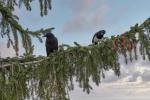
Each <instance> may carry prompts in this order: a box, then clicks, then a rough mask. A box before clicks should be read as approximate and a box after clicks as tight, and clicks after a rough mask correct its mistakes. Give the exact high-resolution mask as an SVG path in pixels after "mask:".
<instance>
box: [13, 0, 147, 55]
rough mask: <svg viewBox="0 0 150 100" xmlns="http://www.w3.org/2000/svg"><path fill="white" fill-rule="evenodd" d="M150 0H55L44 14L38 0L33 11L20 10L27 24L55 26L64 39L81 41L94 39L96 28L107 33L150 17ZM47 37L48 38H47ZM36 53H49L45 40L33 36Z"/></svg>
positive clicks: (124, 28)
mask: <svg viewBox="0 0 150 100" xmlns="http://www.w3.org/2000/svg"><path fill="white" fill-rule="evenodd" d="M149 4H150V1H149V0H52V10H51V11H49V12H48V15H47V16H44V17H41V16H40V12H39V4H38V1H35V2H33V3H32V11H31V12H29V11H26V10H25V8H24V7H22V8H21V10H19V9H18V10H16V12H15V13H16V14H17V15H18V16H19V17H20V20H19V22H20V23H21V24H22V25H23V27H24V28H29V29H30V30H37V29H40V28H48V27H55V30H54V31H53V33H54V34H55V35H56V37H57V38H58V40H59V44H60V45H61V44H62V43H65V44H70V45H72V44H73V42H74V41H77V42H78V43H80V44H81V45H88V44H90V43H91V39H92V36H93V34H94V33H95V32H96V31H99V30H101V29H105V30H106V32H107V34H106V35H105V36H107V37H108V36H111V35H117V34H121V33H123V32H125V31H128V30H129V28H130V27H131V26H133V25H135V24H136V23H142V22H143V21H144V20H145V19H147V18H148V17H150V13H149V11H150V6H149ZM43 40H45V39H44V38H43ZM33 43H34V45H35V52H34V54H36V55H46V53H45V46H44V45H45V44H44V43H42V44H41V43H40V42H38V40H37V39H33Z"/></svg>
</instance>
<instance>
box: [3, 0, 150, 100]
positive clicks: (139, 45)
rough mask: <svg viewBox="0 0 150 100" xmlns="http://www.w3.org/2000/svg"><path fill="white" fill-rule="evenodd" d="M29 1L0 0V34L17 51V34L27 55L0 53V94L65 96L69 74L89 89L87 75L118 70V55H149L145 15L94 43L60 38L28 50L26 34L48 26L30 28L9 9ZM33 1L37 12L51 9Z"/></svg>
mask: <svg viewBox="0 0 150 100" xmlns="http://www.w3.org/2000/svg"><path fill="white" fill-rule="evenodd" d="M31 2H34V0H19V2H17V1H16V0H2V1H0V13H1V20H0V31H1V33H0V34H1V37H3V36H4V35H7V37H8V44H7V45H8V47H9V46H10V45H12V46H13V47H14V49H15V51H16V54H18V38H19V37H18V34H20V36H21V39H22V44H23V47H24V48H25V50H26V54H27V55H30V56H26V55H25V56H23V57H22V58H19V57H14V58H6V59H2V58H0V100H25V99H32V100H34V99H40V100H68V99H70V98H69V91H71V90H74V80H75V81H76V82H77V83H78V84H79V86H80V87H81V88H82V89H83V91H85V92H86V93H90V90H91V89H92V86H91V85H90V83H89V80H90V79H91V80H92V81H93V82H94V83H95V84H96V85H99V84H100V82H101V78H105V74H104V73H105V71H108V70H113V71H114V73H115V75H116V76H120V75H121V72H120V63H119V55H123V56H124V59H125V62H126V63H128V62H129V61H131V62H132V61H133V60H137V59H138V54H137V51H138V50H139V51H140V54H141V55H142V57H143V59H148V60H150V18H148V19H147V20H145V21H144V22H143V23H142V24H141V25H138V24H136V25H135V26H133V27H131V29H130V30H129V31H127V32H125V33H123V34H120V35H117V36H112V37H109V38H108V37H106V38H104V39H103V40H102V41H101V42H100V43H99V44H98V45H88V46H82V45H80V44H78V43H77V42H75V46H74V47H72V46H69V45H66V44H63V45H60V46H59V50H58V51H56V52H54V53H52V54H50V55H49V56H48V57H43V56H39V57H35V56H32V55H31V54H32V52H33V45H32V41H31V36H33V37H37V38H39V39H40V35H41V34H44V33H45V32H47V31H51V30H52V28H49V29H45V30H44V29H41V30H38V31H36V32H32V31H29V30H28V29H24V28H22V26H21V25H20V24H19V23H18V19H19V18H18V17H17V16H15V15H13V13H12V12H13V10H14V6H19V7H21V5H22V4H24V5H25V7H26V9H27V10H29V11H30V10H31V5H30V4H31ZM39 4H40V11H41V16H44V15H46V14H47V9H51V0H39ZM137 34H138V35H137ZM11 36H13V38H14V39H12V38H11Z"/></svg>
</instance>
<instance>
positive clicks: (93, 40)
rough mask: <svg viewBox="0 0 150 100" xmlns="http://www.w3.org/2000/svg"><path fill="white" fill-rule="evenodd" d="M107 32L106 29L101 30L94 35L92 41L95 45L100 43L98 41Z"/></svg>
mask: <svg viewBox="0 0 150 100" xmlns="http://www.w3.org/2000/svg"><path fill="white" fill-rule="evenodd" d="M105 33H106V31H105V30H100V31H98V32H96V33H95V34H94V36H93V39H92V43H93V44H95V45H96V44H98V42H99V41H100V40H101V39H102V38H103V36H104V34H105Z"/></svg>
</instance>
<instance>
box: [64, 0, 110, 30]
mask: <svg viewBox="0 0 150 100" xmlns="http://www.w3.org/2000/svg"><path fill="white" fill-rule="evenodd" d="M66 2H67V3H66V5H67V4H68V5H69V6H71V7H70V9H71V10H72V13H73V17H71V18H70V19H68V21H67V22H66V23H65V25H64V27H63V33H66V32H78V31H79V32H82V31H87V30H92V29H95V28H96V27H99V26H101V25H103V21H104V19H105V17H106V14H107V12H108V10H109V6H108V5H107V4H106V3H105V2H103V0H102V1H95V0H94V1H93V0H83V1H82V2H81V1H80V0H76V1H74V2H71V1H70V2H69V1H68V0H66ZM98 4H99V5H98Z"/></svg>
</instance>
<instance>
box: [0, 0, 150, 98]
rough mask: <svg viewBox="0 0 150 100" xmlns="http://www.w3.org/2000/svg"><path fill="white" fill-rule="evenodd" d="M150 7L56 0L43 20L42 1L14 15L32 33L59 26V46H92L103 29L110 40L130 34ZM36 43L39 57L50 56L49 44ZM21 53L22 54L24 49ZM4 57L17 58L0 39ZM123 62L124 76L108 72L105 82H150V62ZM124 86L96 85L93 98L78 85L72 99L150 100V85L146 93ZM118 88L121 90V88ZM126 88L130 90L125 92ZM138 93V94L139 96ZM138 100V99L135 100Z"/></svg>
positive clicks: (124, 1)
mask: <svg viewBox="0 0 150 100" xmlns="http://www.w3.org/2000/svg"><path fill="white" fill-rule="evenodd" d="M149 4H150V0H52V10H51V11H49V12H48V15H47V16H44V17H41V16H40V12H39V4H38V0H35V2H33V3H32V11H31V12H29V11H26V10H25V8H24V7H22V8H21V9H16V11H15V12H14V13H15V14H17V15H18V16H19V17H20V19H19V22H20V23H21V25H22V26H23V27H24V28H29V29H30V30H32V31H35V30H38V29H40V28H49V27H55V29H54V30H53V33H54V34H55V36H56V37H57V38H58V41H59V45H61V44H69V45H73V42H74V41H76V42H78V43H79V44H81V45H88V44H91V41H92V37H93V35H94V33H95V32H97V31H99V30H102V29H105V30H106V34H105V37H109V36H111V35H118V34H122V33H124V32H125V31H128V30H129V29H130V27H131V26H134V25H135V24H136V23H139V24H141V23H142V22H143V21H144V20H146V19H147V18H149V17H150V13H149V11H150V6H149ZM43 41H45V38H43ZM33 44H34V45H35V46H34V47H35V50H34V54H35V55H46V52H45V43H40V42H39V41H38V39H34V38H33ZM20 46H21V44H20ZM6 52H7V53H6ZM20 52H22V49H21V51H20ZM0 56H2V57H8V56H9V57H12V56H15V53H14V51H13V49H12V48H9V49H8V48H7V47H6V39H1V38H0ZM120 63H121V73H122V74H121V76H120V77H119V78H118V77H116V76H115V75H114V73H113V72H112V71H109V72H106V75H107V76H106V79H105V80H103V81H104V82H106V83H109V82H111V83H113V82H114V81H117V82H123V83H125V82H135V81H138V80H143V81H150V78H149V76H150V73H149V71H150V68H149V65H150V62H148V60H147V61H143V60H142V59H141V57H139V60H138V61H134V62H132V63H129V64H128V65H126V64H124V59H123V58H121V59H120ZM76 85H77V84H76ZM120 85H121V84H119V85H116V86H114V85H112V84H111V85H110V86H104V85H102V86H99V87H96V86H94V88H93V90H92V92H91V94H90V95H87V94H85V93H83V92H82V89H79V87H78V86H76V89H75V90H74V91H72V92H71V98H72V100H83V98H84V99H87V100H91V98H92V100H99V98H103V100H113V99H112V98H109V97H108V95H110V96H112V97H113V98H114V100H121V99H120V97H121V98H122V99H123V98H124V100H149V95H150V94H146V93H150V88H148V86H149V84H148V85H146V86H144V88H143V89H148V90H146V92H143V91H145V90H143V89H140V88H139V87H137V88H138V89H137V88H136V86H137V85H136V84H134V85H132V84H131V87H128V86H130V85H128V84H127V85H122V86H120ZM92 86H93V85H92ZM118 86H120V87H119V88H118ZM134 86H135V88H134ZM140 86H141V84H140ZM142 86H143V84H142ZM126 87H128V88H130V89H122V88H126ZM116 88H117V89H116ZM101 90H102V91H101ZM135 90H136V92H138V93H137V94H136V93H135ZM138 90H139V91H138ZM141 91H142V92H141ZM107 94H108V95H107ZM117 94H119V95H120V96H118V95H117ZM140 94H146V96H145V95H142V96H145V97H146V98H147V99H143V98H142V97H140V96H141V95H140ZM129 95H130V96H131V95H132V96H131V98H130V99H129V98H128V96H129ZM117 97H118V98H117ZM134 97H136V98H135V99H133V98H134ZM93 98H95V99H93ZM141 98H142V99H141Z"/></svg>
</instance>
